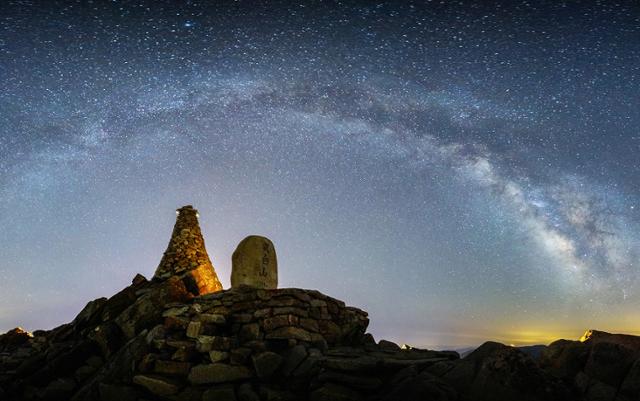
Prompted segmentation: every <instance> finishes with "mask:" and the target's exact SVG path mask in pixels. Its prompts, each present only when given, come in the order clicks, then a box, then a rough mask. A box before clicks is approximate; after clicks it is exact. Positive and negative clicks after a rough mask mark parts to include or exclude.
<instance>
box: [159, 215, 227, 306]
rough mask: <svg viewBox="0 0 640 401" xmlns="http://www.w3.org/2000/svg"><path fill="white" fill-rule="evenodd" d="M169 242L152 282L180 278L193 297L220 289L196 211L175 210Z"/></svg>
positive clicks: (220, 285)
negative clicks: (174, 219) (174, 221)
mask: <svg viewBox="0 0 640 401" xmlns="http://www.w3.org/2000/svg"><path fill="white" fill-rule="evenodd" d="M176 213H177V217H176V224H175V226H174V227H173V233H172V234H171V240H170V241H169V245H168V246H167V250H166V251H165V252H164V255H163V257H162V260H161V261H160V264H159V265H158V268H157V269H156V272H155V274H154V276H153V278H154V279H155V280H167V279H169V278H170V277H174V276H175V277H179V278H180V279H181V280H182V281H183V282H184V285H185V287H186V289H187V290H188V291H189V292H190V293H192V294H193V295H196V296H197V295H203V294H208V293H211V292H216V291H220V290H222V284H220V280H219V279H218V275H217V274H216V272H215V270H214V268H213V265H212V264H211V260H210V259H209V255H208V254H207V250H206V248H205V246H204V238H203V237H202V233H201V231H200V225H199V224H198V217H199V215H198V211H197V210H196V209H194V208H193V206H191V205H187V206H183V207H181V208H180V209H178V210H176Z"/></svg>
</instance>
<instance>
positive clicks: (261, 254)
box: [231, 235, 278, 289]
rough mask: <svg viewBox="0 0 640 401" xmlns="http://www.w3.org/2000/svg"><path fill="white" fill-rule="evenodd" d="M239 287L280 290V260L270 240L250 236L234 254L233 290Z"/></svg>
mask: <svg viewBox="0 0 640 401" xmlns="http://www.w3.org/2000/svg"><path fill="white" fill-rule="evenodd" d="M239 286H249V287H254V288H261V289H276V288H278V260H277V259H276V250H275V248H274V246H273V243H272V242H271V241H270V240H269V239H268V238H265V237H261V236H259V235H250V236H248V237H247V238H245V239H243V240H242V241H241V242H240V243H239V244H238V247H237V248H236V250H235V251H234V252H233V256H232V260H231V288H237V287H239Z"/></svg>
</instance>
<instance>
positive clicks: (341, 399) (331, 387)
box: [309, 383, 363, 401]
mask: <svg viewBox="0 0 640 401" xmlns="http://www.w3.org/2000/svg"><path fill="white" fill-rule="evenodd" d="M362 399H363V398H362V396H361V395H360V394H359V393H357V392H355V391H353V390H351V389H350V388H348V387H345V386H340V385H338V384H333V383H326V384H325V385H323V386H322V387H320V388H319V389H317V390H315V391H313V392H312V393H311V397H310V398H309V400H310V401H361V400H362Z"/></svg>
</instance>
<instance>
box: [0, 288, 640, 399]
mask: <svg viewBox="0 0 640 401" xmlns="http://www.w3.org/2000/svg"><path fill="white" fill-rule="evenodd" d="M367 325H368V317H367V314H366V312H364V311H362V310H359V309H357V308H352V307H348V306H346V305H345V304H344V303H343V302H341V301H339V300H336V299H334V298H331V297H328V296H326V295H324V294H321V293H320V292H318V291H313V290H302V289H295V288H287V289H274V290H263V289H252V288H248V287H240V288H236V289H232V290H227V291H219V292H215V293H210V294H206V295H201V296H194V295H193V292H192V291H190V290H188V289H187V288H186V287H185V285H184V282H183V281H182V280H180V279H172V278H169V279H167V280H164V281H151V282H150V281H147V280H146V279H144V278H143V277H141V276H136V278H135V279H134V284H132V285H131V286H129V287H127V288H125V289H124V290H123V291H121V292H119V293H118V294H116V295H114V296H113V297H111V298H109V299H106V298H101V299H97V300H95V301H92V302H90V303H89V304H87V306H86V307H85V308H84V309H83V310H82V311H81V312H80V314H79V315H78V316H77V317H76V319H74V321H73V322H71V323H69V324H65V325H63V326H60V327H58V328H56V329H54V330H51V331H37V332H35V333H33V334H30V333H27V332H25V331H24V330H21V329H15V330H12V331H10V332H8V333H6V334H4V335H2V336H0V399H2V400H77V401H81V400H101V401H128V400H131V401H135V400H140V401H142V400H196V401H201V400H202V401H208V400H319V401H321V400H381V401H382V400H384V401H392V400H407V401H410V400H460V401H465V400H469V401H472V400H486V401H489V400H491V401H501V400H505V401H506V400H531V401H538V400H540V401H543V400H589V401H591V400H593V401H595V400H610V401H632V400H638V399H640V397H639V395H640V359H639V357H640V346H638V344H640V342H638V338H637V337H633V336H618V335H613V334H608V333H603V332H591V334H590V335H588V336H586V337H585V338H583V341H567V340H560V341H557V342H554V343H552V344H551V345H549V346H547V347H542V348H541V352H539V351H540V349H538V350H537V351H536V353H531V352H523V351H521V350H519V349H517V348H513V347H509V346H505V345H503V344H499V343H493V342H489V343H485V344H483V345H482V346H481V347H479V348H478V349H476V350H475V351H474V352H472V353H470V354H469V355H468V356H467V357H465V358H464V359H459V357H458V354H457V353H455V352H447V351H429V350H420V349H413V348H407V349H401V348H400V347H398V346H397V345H395V344H393V343H390V342H388V341H384V340H383V341H380V342H379V343H377V344H376V343H375V342H374V341H373V337H372V336H371V335H370V334H366V328H367ZM531 355H533V356H534V357H537V356H538V355H539V357H537V358H532V356H531Z"/></svg>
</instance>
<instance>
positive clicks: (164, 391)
mask: <svg viewBox="0 0 640 401" xmlns="http://www.w3.org/2000/svg"><path fill="white" fill-rule="evenodd" d="M133 382H134V383H135V384H138V385H140V386H142V387H144V388H146V389H147V390H148V391H149V392H150V393H152V394H155V395H159V396H168V395H173V394H176V393H177V392H178V390H179V389H180V388H179V387H178V386H177V385H176V384H175V383H172V382H170V381H168V380H167V379H165V378H163V377H159V376H148V375H136V376H134V377H133Z"/></svg>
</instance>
